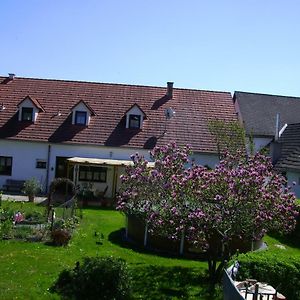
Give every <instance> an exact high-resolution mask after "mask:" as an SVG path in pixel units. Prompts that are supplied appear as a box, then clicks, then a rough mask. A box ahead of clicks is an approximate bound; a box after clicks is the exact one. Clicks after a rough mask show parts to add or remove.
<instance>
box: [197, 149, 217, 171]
mask: <svg viewBox="0 0 300 300" xmlns="http://www.w3.org/2000/svg"><path fill="white" fill-rule="evenodd" d="M192 160H193V161H194V162H195V164H197V165H201V166H208V167H210V168H212V169H213V168H214V167H215V166H216V165H217V164H218V163H219V161H220V160H219V156H218V155H217V154H208V153H207V154H205V153H194V154H193V156H192Z"/></svg>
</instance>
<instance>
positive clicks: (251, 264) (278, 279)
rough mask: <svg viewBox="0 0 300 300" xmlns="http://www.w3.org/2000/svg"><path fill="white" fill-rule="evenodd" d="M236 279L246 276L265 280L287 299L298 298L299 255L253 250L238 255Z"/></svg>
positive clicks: (299, 291)
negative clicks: (238, 266)
mask: <svg viewBox="0 0 300 300" xmlns="http://www.w3.org/2000/svg"><path fill="white" fill-rule="evenodd" d="M238 261H239V262H240V268H239V272H238V277H237V280H244V279H246V278H253V279H257V280H258V281H261V282H267V283H269V284H271V285H272V286H273V287H274V288H276V289H277V290H278V291H279V292H280V293H282V294H283V295H285V297H287V299H300V257H297V256H286V255H285V253H284V252H283V253H279V252H270V251H264V252H255V253H253V252H252V253H247V254H241V255H239V257H238Z"/></svg>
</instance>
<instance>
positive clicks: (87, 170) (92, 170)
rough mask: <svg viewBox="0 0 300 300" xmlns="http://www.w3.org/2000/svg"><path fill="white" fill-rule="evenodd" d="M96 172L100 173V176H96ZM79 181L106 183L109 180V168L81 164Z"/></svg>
mask: <svg viewBox="0 0 300 300" xmlns="http://www.w3.org/2000/svg"><path fill="white" fill-rule="evenodd" d="M83 172H85V175H84V176H82V175H83ZM89 173H90V174H89ZM96 174H99V175H98V176H99V177H98V178H96V176H95V175H96ZM101 174H102V175H101ZM78 181H87V182H101V183H106V182H107V168H105V167H95V166H79V172H78Z"/></svg>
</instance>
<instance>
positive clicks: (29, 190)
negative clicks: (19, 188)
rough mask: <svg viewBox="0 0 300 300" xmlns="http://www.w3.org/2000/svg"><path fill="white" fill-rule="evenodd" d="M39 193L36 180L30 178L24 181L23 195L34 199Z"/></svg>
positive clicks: (39, 188) (39, 187)
mask: <svg viewBox="0 0 300 300" xmlns="http://www.w3.org/2000/svg"><path fill="white" fill-rule="evenodd" d="M40 191H41V184H40V182H39V181H37V179H36V178H31V179H28V180H26V181H25V183H24V187H23V193H24V194H25V195H27V196H28V197H31V198H32V197H34V196H35V195H36V194H38V193H39V192H40Z"/></svg>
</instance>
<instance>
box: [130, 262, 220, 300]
mask: <svg viewBox="0 0 300 300" xmlns="http://www.w3.org/2000/svg"><path fill="white" fill-rule="evenodd" d="M132 279H133V296H134V299H136V298H137V299H204V300H206V299H222V291H221V288H220V287H217V288H213V287H212V286H211V285H210V284H209V282H208V281H207V277H206V276H205V274H204V272H203V270H200V269H196V268H195V269H193V268H187V267H179V266H175V267H164V266H147V267H140V266H138V267H133V268H132Z"/></svg>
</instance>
